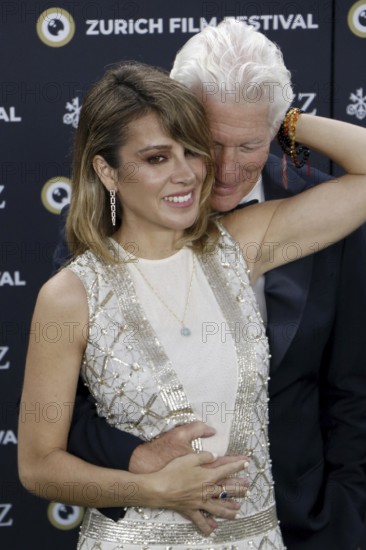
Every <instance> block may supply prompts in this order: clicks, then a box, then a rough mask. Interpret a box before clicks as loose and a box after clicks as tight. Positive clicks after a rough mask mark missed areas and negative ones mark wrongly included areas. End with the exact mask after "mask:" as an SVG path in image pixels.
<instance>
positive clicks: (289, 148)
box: [277, 107, 310, 188]
mask: <svg viewBox="0 0 366 550" xmlns="http://www.w3.org/2000/svg"><path fill="white" fill-rule="evenodd" d="M303 112H304V111H301V109H298V108H297V107H291V108H290V109H288V111H287V113H286V115H285V118H284V119H283V122H282V124H281V126H280V129H279V130H278V134H277V139H278V143H279V145H280V147H281V149H282V151H283V153H284V154H283V158H282V180H283V185H284V187H285V188H287V161H286V155H288V156H289V157H291V159H292V162H293V163H294V165H295V166H296V168H302V167H303V166H304V164H305V163H306V162H307V163H308V175H310V163H309V157H310V150H309V149H308V148H307V147H305V146H304V145H301V144H300V143H298V142H297V141H296V140H295V135H296V124H297V121H298V119H299V117H300V115H301V114H302V113H303ZM300 157H301V158H300Z"/></svg>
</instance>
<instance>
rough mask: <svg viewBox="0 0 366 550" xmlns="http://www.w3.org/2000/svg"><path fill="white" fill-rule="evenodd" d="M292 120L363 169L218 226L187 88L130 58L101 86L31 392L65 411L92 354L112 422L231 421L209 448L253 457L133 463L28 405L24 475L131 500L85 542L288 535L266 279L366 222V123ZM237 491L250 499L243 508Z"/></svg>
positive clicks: (88, 123)
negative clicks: (75, 444)
mask: <svg viewBox="0 0 366 550" xmlns="http://www.w3.org/2000/svg"><path fill="white" fill-rule="evenodd" d="M294 126H295V129H296V140H297V141H301V142H303V143H304V144H305V145H308V146H312V147H313V148H317V149H318V150H320V151H321V152H323V153H325V154H328V155H330V154H332V158H333V160H335V161H336V162H338V163H340V164H341V165H343V167H344V168H345V169H346V170H347V171H348V172H349V173H350V174H351V173H352V174H357V173H358V174H360V175H350V174H349V175H346V176H344V177H343V178H340V179H339V180H338V181H337V182H331V183H329V184H328V183H327V184H324V185H322V186H320V187H319V188H317V189H314V190H311V191H310V192H307V193H304V194H303V195H301V196H297V197H295V198H293V199H288V200H286V201H275V202H269V203H265V204H263V205H258V206H254V207H252V208H250V209H246V210H245V211H241V212H234V213H232V214H229V215H228V216H226V217H224V218H222V220H221V223H216V222H215V220H213V219H210V218H209V217H208V199H209V195H210V191H211V185H212V176H211V159H210V154H209V145H210V136H209V132H208V128H207V123H206V120H205V117H204V114H203V110H202V107H201V106H200V104H199V103H198V102H197V100H196V99H195V98H194V96H193V95H191V93H190V92H189V91H188V90H187V89H185V88H184V87H182V86H180V85H179V84H177V83H176V82H174V81H172V80H170V79H169V78H168V77H167V76H166V75H165V74H163V73H161V72H159V71H157V70H155V69H150V68H147V67H145V66H142V65H138V64H125V65H121V66H120V67H117V68H116V69H112V70H110V71H109V72H108V73H107V74H106V75H105V77H104V78H103V79H102V80H101V81H100V82H99V83H97V85H96V86H94V88H93V89H92V90H91V92H90V93H89V95H88V97H87V98H86V100H85V102H84V105H83V109H82V113H81V118H80V124H79V128H78V131H77V139H76V145H75V159H74V174H73V181H74V192H73V199H72V204H71V208H70V213H69V217H68V222H67V230H68V240H69V243H70V245H71V247H72V249H73V253H74V255H75V260H74V261H73V262H72V263H71V264H70V265H69V266H68V267H67V268H66V269H64V270H62V271H61V272H60V273H58V274H57V275H56V276H55V277H54V278H53V279H51V280H50V281H49V282H48V283H46V285H45V286H44V287H43V289H42V290H41V292H40V295H39V298H38V303H37V305H36V309H35V314H34V320H33V322H34V323H40V324H41V326H43V325H44V324H47V323H50V322H51V321H52V322H56V323H57V326H58V327H60V328H62V330H61V333H60V338H58V339H55V338H54V339H53V342H51V341H50V340H49V341H43V342H40V343H34V342H31V343H30V347H29V353H28V359H27V366H26V375H25V383H24V391H23V397H22V401H23V402H24V403H25V406H26V404H27V403H29V402H30V401H31V402H34V401H37V402H40V403H41V404H46V403H47V402H48V401H50V400H52V401H53V402H57V403H59V404H63V405H62V406H63V407H64V410H65V411H66V407H67V405H68V404H70V402H72V400H73V398H74V395H75V388H76V382H77V378H78V374H79V370H80V364H81V372H82V375H83V377H84V379H85V382H86V384H87V385H88V386H89V389H90V391H91V393H92V394H93V395H94V397H95V398H96V400H97V402H98V412H99V414H100V415H103V416H105V417H106V418H107V419H108V421H109V422H111V423H114V424H116V425H117V426H118V427H120V428H121V429H123V430H124V431H130V432H131V433H133V434H135V435H139V436H140V437H141V438H143V439H146V440H150V439H152V438H154V437H157V436H158V435H159V434H160V433H162V432H164V431H166V430H168V429H170V428H171V427H173V426H175V425H179V424H182V423H185V422H191V421H193V420H196V419H202V420H205V421H208V422H209V423H210V424H211V425H212V426H213V427H214V428H215V429H216V435H215V436H214V437H212V438H210V439H209V440H207V441H200V440H198V441H196V442H195V445H194V447H195V450H196V451H202V450H205V451H212V452H214V453H217V454H225V453H227V454H231V455H240V456H241V461H240V462H234V463H231V464H229V463H228V464H225V465H224V466H221V467H220V468H218V469H215V470H207V469H205V468H202V467H200V466H199V465H200V464H204V463H205V462H209V460H210V457H211V459H212V455H208V454H206V453H205V452H204V453H199V454H192V456H188V457H184V458H181V459H176V460H174V461H173V462H172V463H171V464H170V465H169V466H168V467H166V468H164V469H163V470H161V471H160V472H157V473H156V474H149V475H145V476H133V475H132V474H128V473H125V472H119V471H116V470H108V469H103V468H99V467H95V466H91V465H88V464H86V463H84V462H83V461H81V460H79V459H77V458H76V457H73V456H71V455H69V454H68V453H67V452H66V450H65V449H66V440H67V433H68V428H69V418H68V417H67V418H65V416H66V415H64V417H63V418H61V420H60V422H58V423H57V425H51V426H50V425H49V424H47V422H45V421H43V422H42V421H41V422H40V423H38V424H37V423H34V424H31V422H32V419H28V418H27V419H26V420H27V424H26V423H25V422H20V425H19V467H20V476H21V480H22V482H23V483H24V485H25V486H28V487H30V488H33V485H34V484H37V486H38V487H39V490H38V493H39V494H40V495H41V496H42V486H43V485H45V484H48V483H50V482H55V483H57V484H58V486H59V487H60V490H61V492H62V494H61V498H60V496H58V500H63V501H67V502H71V503H79V504H83V505H86V506H95V507H99V508H100V507H103V506H113V505H114V506H121V503H123V504H124V505H125V506H128V510H127V513H126V515H125V517H124V518H123V519H121V520H119V521H118V522H116V523H114V522H113V521H111V520H109V519H107V518H105V517H104V516H103V515H102V514H100V513H99V512H98V511H97V510H95V509H94V508H92V509H90V510H89V511H88V512H87V514H86V517H85V519H84V522H83V527H82V531H81V535H80V539H79V548H83V549H84V550H85V549H92V548H102V549H103V550H111V549H112V548H113V549H116V548H120V547H121V546H122V545H123V547H124V548H126V547H131V548H136V547H142V546H144V547H145V546H150V545H154V546H156V547H157V548H160V547H163V546H164V547H166V546H177V547H182V548H188V547H191V546H193V545H198V546H202V547H205V546H206V547H207V545H208V544H209V546H210V547H213V548H224V547H228V546H229V545H230V546H233V547H234V546H236V547H238V548H241V549H243V550H244V549H249V548H276V549H282V548H283V543H282V540H281V535H280V531H279V529H278V526H277V520H276V512H275V506H274V497H273V487H272V485H273V483H272V477H271V470H270V460H269V453H268V442H267V428H266V424H267V376H268V357H269V354H268V348H267V341H266V338H265V335H264V328H263V323H262V321H261V318H260V314H259V311H258V308H257V305H256V303H255V299H254V295H253V292H252V289H251V286H250V283H253V282H254V281H255V280H256V278H258V277H259V276H260V275H261V274H263V273H264V272H266V271H268V270H269V269H271V268H273V267H276V266H278V265H281V264H282V263H284V262H285V261H288V258H287V256H286V254H284V253H283V251H284V250H286V246H287V244H288V243H289V242H294V241H296V243H297V248H298V249H300V250H302V253H303V254H310V253H311V251H312V250H313V247H312V246H311V244H312V243H313V242H314V241H315V240H316V241H318V240H319V239H320V240H321V241H322V242H332V241H334V240H336V239H340V238H342V237H343V236H344V235H345V234H347V233H349V232H351V231H352V230H353V229H354V228H355V227H357V226H358V225H360V224H361V223H363V222H364V221H365V220H366V213H365V211H366V208H365V205H366V186H365V183H366V176H365V174H366V162H365V161H363V160H362V154H361V151H362V150H364V148H365V144H366V132H365V131H364V130H362V129H361V128H357V127H353V126H350V125H346V124H343V123H337V122H335V121H328V120H325V119H317V118H315V117H308V116H306V115H303V116H300V118H299V119H298V120H297V121H296V124H295V125H294ZM294 131H295V130H294ZM285 137H286V136H285ZM346 183H347V184H348V185H345V184H346ZM347 187H350V188H351V192H350V191H349V190H348V189H347ZM330 203H332V212H329V210H330V208H329V204H330ZM333 203H334V204H333ZM351 214H352V216H351ZM340 220H342V222H341V223H340ZM335 222H336V223H335ZM250 243H257V244H256V251H257V253H256V254H255V256H253V254H251V252H252V250H253V248H252V247H251V246H249V244H250ZM86 328H87V329H88V330H86ZM66 329H67V330H66ZM70 329H72V330H71V331H70ZM56 340H57V341H56ZM246 455H248V456H249V457H250V461H249V465H248V467H247V470H246V472H244V471H243V469H244V468H243V467H244V460H245V458H244V457H245V456H246ZM233 474H236V476H235V478H233V477H228V476H232V475H233ZM178 476H181V480H180V481H179V479H177V478H178ZM246 476H248V478H249V482H250V491H246V490H245V486H246V481H245V478H246ZM225 478H226V479H225ZM90 480H93V481H94V482H95V483H96V487H97V489H98V490H96V491H95V492H94V494H93V498H91V497H90V495H88V493H87V491H86V490H85V487H86V486H87V485H88V484H89V485H90ZM70 483H71V484H72V487H73V492H72V494H71V495H70ZM131 483H132V485H131ZM202 483H203V484H204V485H203V487H204V491H203V494H201V495H199V489H198V488H199V486H200V484H202ZM111 488H112V489H111ZM113 488H114V490H113ZM116 488H117V489H118V490H117V491H116ZM218 496H220V497H221V498H220V499H217V497H218ZM226 496H229V497H231V496H235V497H242V498H241V499H240V505H236V503H235V501H233V500H231V499H225V498H223V497H226ZM191 509H194V510H195V512H194V515H193V516H190V518H191V519H193V520H194V521H195V523H196V524H197V525H198V526H199V527H200V528H201V530H202V531H203V533H204V535H207V534H208V533H209V532H211V531H212V530H213V532H212V538H211V539H210V540H209V542H208V539H207V538H206V536H203V535H202V534H201V533H199V532H198V531H197V529H196V528H195V527H194V526H193V525H192V524H191V523H190V522H188V521H187V520H186V519H185V518H184V517H182V516H181V515H180V514H177V513H176V512H180V513H181V514H183V515H184V514H187V512H188V510H191ZM202 510H203V511H204V512H208V513H209V514H211V515H213V516H217V517H218V518H219V519H218V520H217V522H216V521H215V520H214V519H213V518H212V517H207V514H204V513H202ZM221 518H222V519H221Z"/></svg>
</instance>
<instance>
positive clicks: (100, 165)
mask: <svg viewBox="0 0 366 550" xmlns="http://www.w3.org/2000/svg"><path fill="white" fill-rule="evenodd" d="M93 168H94V171H95V173H96V174H97V176H98V177H99V179H100V181H101V182H102V183H103V185H104V187H105V188H106V189H107V191H112V190H116V186H117V173H116V170H115V169H114V168H112V167H111V166H110V165H109V164H108V162H107V161H106V160H105V159H104V158H103V157H102V156H101V155H95V157H94V158H93Z"/></svg>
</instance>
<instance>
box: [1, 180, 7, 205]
mask: <svg viewBox="0 0 366 550" xmlns="http://www.w3.org/2000/svg"><path fill="white" fill-rule="evenodd" d="M4 189H5V185H0V194H1V193H2V192H3V191H4ZM5 204H6V202H5V201H0V208H5Z"/></svg>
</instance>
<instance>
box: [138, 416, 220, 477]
mask: <svg viewBox="0 0 366 550" xmlns="http://www.w3.org/2000/svg"><path fill="white" fill-rule="evenodd" d="M214 434H215V430H214V429H213V428H210V427H209V426H206V424H204V423H203V422H199V421H197V422H192V423H190V424H184V425H183V426H177V427H176V428H173V429H172V430H170V431H169V432H165V433H163V434H162V435H161V436H159V437H157V438H155V439H154V440H153V441H149V442H148V443H143V444H142V445H138V447H136V449H135V450H134V451H133V453H132V455H131V458H130V463H129V468H128V469H129V471H130V472H131V473H133V474H150V473H152V472H157V471H158V470H161V469H162V468H164V466H167V464H169V462H171V461H172V460H173V459H174V458H178V457H179V456H185V455H187V454H189V453H192V452H193V449H192V441H193V440H194V439H197V438H198V437H210V436H212V435H214ZM219 460H220V459H219ZM215 465H216V462H214V463H213V464H210V466H211V467H213V466H215Z"/></svg>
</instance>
